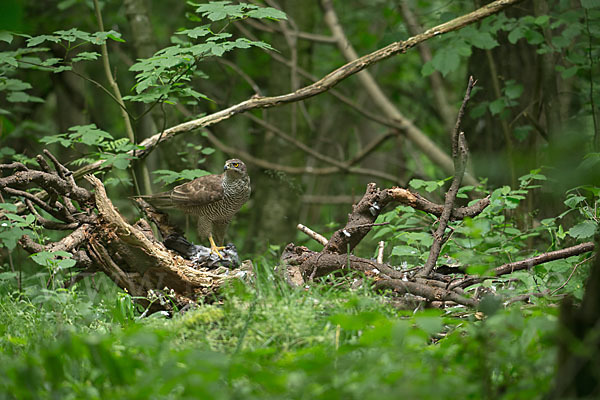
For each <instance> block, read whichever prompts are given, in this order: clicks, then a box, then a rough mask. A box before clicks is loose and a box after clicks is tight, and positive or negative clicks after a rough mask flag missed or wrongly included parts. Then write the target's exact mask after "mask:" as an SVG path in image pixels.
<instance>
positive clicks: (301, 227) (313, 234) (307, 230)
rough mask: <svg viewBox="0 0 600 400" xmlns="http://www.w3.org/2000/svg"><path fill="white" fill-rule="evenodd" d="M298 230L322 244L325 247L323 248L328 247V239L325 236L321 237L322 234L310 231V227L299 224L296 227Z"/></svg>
mask: <svg viewBox="0 0 600 400" xmlns="http://www.w3.org/2000/svg"><path fill="white" fill-rule="evenodd" d="M296 228H297V229H298V230H299V231H300V232H302V233H304V234H306V235H307V236H308V237H310V238H311V239H313V240H315V241H317V242H319V243H321V245H323V246H325V245H327V242H328V240H327V238H326V237H325V236H323V235H321V234H320V233H317V232H315V231H313V230H312V229H310V228H309V227H307V226H304V225H302V224H298V225H297V226H296Z"/></svg>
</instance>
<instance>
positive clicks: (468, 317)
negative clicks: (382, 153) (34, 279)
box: [0, 259, 557, 399]
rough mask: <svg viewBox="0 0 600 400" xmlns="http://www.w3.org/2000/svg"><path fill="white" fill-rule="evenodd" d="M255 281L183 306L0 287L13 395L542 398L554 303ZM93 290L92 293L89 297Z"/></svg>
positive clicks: (266, 273) (4, 380)
mask: <svg viewBox="0 0 600 400" xmlns="http://www.w3.org/2000/svg"><path fill="white" fill-rule="evenodd" d="M256 265H257V276H256V277H255V279H254V281H253V282H250V283H242V282H237V283H235V284H232V285H230V286H229V287H228V288H227V289H226V290H225V291H224V292H223V293H222V297H220V298H218V299H214V302H212V304H204V305H201V306H200V307H198V308H197V309H194V310H190V311H188V312H186V313H183V314H181V315H176V316H174V317H173V318H167V317H166V316H163V315H161V314H154V315H152V316H150V317H147V318H140V317H139V315H140V313H139V312H138V311H136V310H135V305H134V304H133V302H132V300H131V298H130V297H129V296H128V295H127V294H123V293H121V294H119V293H118V292H116V291H114V290H113V289H110V287H109V286H106V287H104V286H102V285H100V287H101V288H104V289H103V290H104V291H105V292H104V293H101V294H98V293H94V292H91V291H90V290H89V289H86V288H87V286H86V284H84V283H80V284H79V286H78V287H77V288H75V289H71V290H63V291H55V292H54V293H55V294H53V295H49V296H51V298H44V300H43V301H41V300H40V299H38V298H36V297H32V296H28V295H24V294H21V295H18V294H17V293H16V292H12V294H11V295H5V296H2V297H0V313H1V315H0V318H1V319H2V321H3V322H4V323H3V324H2V328H1V329H2V339H1V341H0V348H1V350H2V351H1V353H0V387H1V388H2V390H0V396H1V397H2V398H20V399H28V398H31V399H38V398H61V399H69V398H119V399H127V398H156V399H163V398H165V399H168V398H174V399H175V398H177V399H179V398H202V399H225V398H227V399H229V398H244V399H253V398H256V399H269V398H273V399H280V398H298V399H313V398H323V399H352V398H356V399H371V398H377V399H385V398H398V397H399V396H404V397H406V398H421V399H423V398H436V399H444V398H448V399H455V398H457V396H458V397H460V398H466V399H468V398H472V399H477V398H506V399H510V398H540V397H541V396H542V394H543V393H544V392H546V391H547V390H548V389H549V384H550V382H551V379H552V375H553V371H554V365H555V350H554V349H555V346H554V331H555V327H556V320H557V318H556V315H557V309H556V308H554V307H551V306H545V305H542V304H538V305H536V306H531V307H530V308H519V307H516V306H513V307H512V308H508V309H502V310H496V311H492V312H490V313H489V315H483V314H482V313H475V312H468V313H465V312H463V313H456V312H454V313H453V314H449V313H444V312H443V311H441V310H426V311H420V312H407V311H398V310H395V309H394V308H392V307H391V306H390V305H389V304H387V303H386V302H385V301H384V300H382V298H381V296H380V295H377V294H373V293H371V292H370V291H369V290H368V289H359V290H356V291H348V290H347V287H344V288H341V289H340V288H339V286H340V285H343V282H341V281H340V282H338V281H332V280H327V281H322V282H320V283H318V284H316V285H314V286H312V287H310V288H307V289H294V288H291V287H289V286H288V285H287V284H286V283H285V281H284V280H283V279H282V278H281V277H280V276H278V275H277V274H275V273H273V263H272V262H268V261H266V260H264V259H260V260H257V261H256ZM90 293H94V294H93V295H92V296H90V295H89V294H90Z"/></svg>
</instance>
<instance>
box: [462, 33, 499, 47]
mask: <svg viewBox="0 0 600 400" xmlns="http://www.w3.org/2000/svg"><path fill="white" fill-rule="evenodd" d="M469 41H470V43H471V44H472V45H473V46H475V47H477V48H479V49H484V50H490V49H493V48H494V47H497V46H498V45H499V43H498V42H497V41H496V39H494V38H493V37H492V35H491V34H489V33H488V32H478V34H476V35H474V36H472V37H470V40H469Z"/></svg>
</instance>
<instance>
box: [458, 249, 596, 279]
mask: <svg viewBox="0 0 600 400" xmlns="http://www.w3.org/2000/svg"><path fill="white" fill-rule="evenodd" d="M592 250H594V242H585V243H581V244H578V245H577V246H571V247H567V248H565V249H560V250H555V251H550V252H547V253H543V254H539V255H537V256H535V257H531V258H526V259H524V260H520V261H515V262H512V263H508V264H503V265H501V266H499V267H496V268H494V269H493V270H492V274H491V276H467V277H465V278H462V279H460V280H458V281H454V282H452V284H451V285H449V287H448V288H449V289H453V288H455V287H462V288H465V287H468V286H471V285H474V284H476V283H480V282H483V281H484V280H487V279H495V278H497V277H498V276H501V275H507V274H512V273H513V272H515V271H520V270H523V269H529V268H532V267H535V266H536V265H540V264H544V263H547V262H550V261H554V260H560V259H563V258H569V257H573V256H577V255H579V254H583V253H587V252H588V251H592Z"/></svg>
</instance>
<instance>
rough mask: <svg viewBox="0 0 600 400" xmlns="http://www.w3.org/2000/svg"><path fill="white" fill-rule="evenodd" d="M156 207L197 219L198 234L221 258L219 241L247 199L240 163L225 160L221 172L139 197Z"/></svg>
mask: <svg viewBox="0 0 600 400" xmlns="http://www.w3.org/2000/svg"><path fill="white" fill-rule="evenodd" d="M140 197H142V198H143V199H144V200H146V201H148V203H150V204H152V205H153V206H154V207H156V208H161V209H165V208H174V209H178V210H181V211H183V212H184V213H186V214H191V215H195V216H197V217H198V234H199V235H200V238H202V239H206V238H208V240H209V242H210V248H211V251H212V252H213V253H215V254H217V255H218V256H219V257H220V258H223V256H222V255H221V253H219V250H222V249H224V248H225V247H222V246H223V240H224V238H225V232H226V231H227V226H228V225H229V223H230V222H231V220H232V218H233V216H234V215H235V214H236V213H237V212H238V211H239V210H240V208H241V207H242V205H244V203H245V202H246V201H247V200H248V198H249V197H250V177H249V176H248V171H247V170H246V164H244V163H243V162H242V161H241V160H238V159H235V158H234V159H231V160H227V161H225V167H224V168H223V173H222V174H219V175H205V176H201V177H200V178H196V179H194V180H193V181H190V182H187V183H184V184H182V185H179V186H176V187H175V188H174V189H173V190H170V191H168V192H163V193H156V194H152V195H148V196H140Z"/></svg>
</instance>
